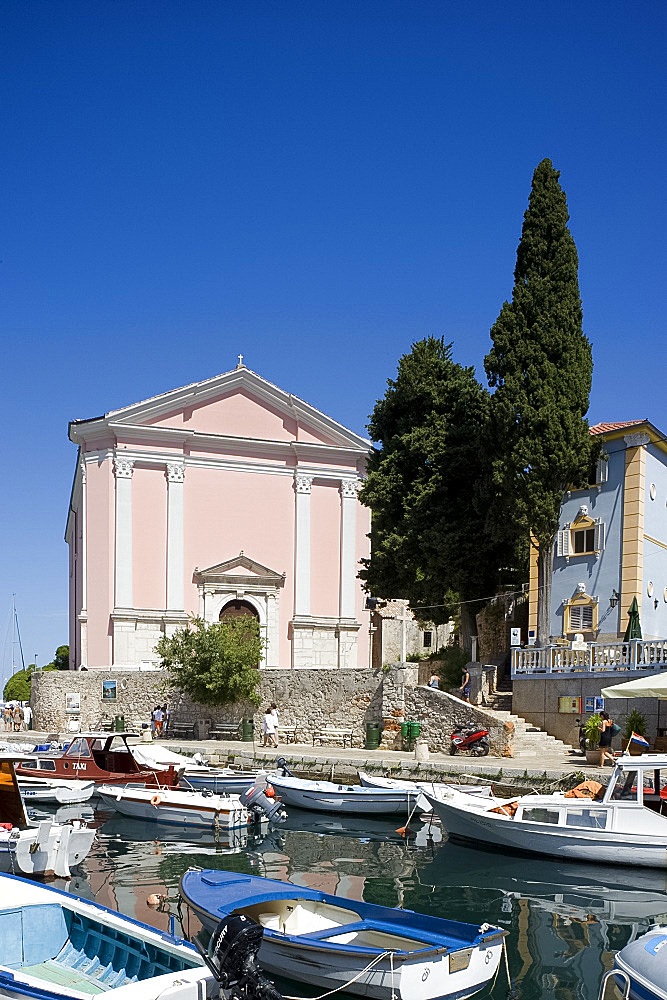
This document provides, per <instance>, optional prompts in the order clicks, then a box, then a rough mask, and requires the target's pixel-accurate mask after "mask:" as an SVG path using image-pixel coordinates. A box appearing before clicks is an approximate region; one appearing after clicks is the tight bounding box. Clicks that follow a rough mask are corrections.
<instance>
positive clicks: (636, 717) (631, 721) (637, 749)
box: [623, 708, 647, 756]
mask: <svg viewBox="0 0 667 1000" xmlns="http://www.w3.org/2000/svg"><path fill="white" fill-rule="evenodd" d="M633 733H637V735H638V736H646V719H645V718H644V716H643V715H642V713H641V712H639V711H637V709H636V708H633V709H632V711H631V712H630V714H629V715H628V716H627V717H626V720H625V725H624V726H623V747H624V748H625V747H627V748H628V753H630V754H634V756H638V755H639V754H642V753H646V752H647V751H646V748H645V747H641V746H639V745H638V744H636V743H630V737H631V736H632V734H633Z"/></svg>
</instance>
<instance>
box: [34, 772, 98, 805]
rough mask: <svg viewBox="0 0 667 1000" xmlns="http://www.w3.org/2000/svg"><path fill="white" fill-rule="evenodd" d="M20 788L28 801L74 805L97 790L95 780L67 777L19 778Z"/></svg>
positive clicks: (83, 800)
mask: <svg viewBox="0 0 667 1000" xmlns="http://www.w3.org/2000/svg"><path fill="white" fill-rule="evenodd" d="M18 783H19V789H20V791H21V795H22V796H23V798H24V799H25V800H26V802H55V803H56V804H57V805H61V806H65V805H72V804H74V803H75V802H87V801H88V799H89V798H91V796H92V795H93V792H94V791H95V782H94V781H77V780H76V779H74V780H73V781H68V780H67V779H66V778H19V779H18Z"/></svg>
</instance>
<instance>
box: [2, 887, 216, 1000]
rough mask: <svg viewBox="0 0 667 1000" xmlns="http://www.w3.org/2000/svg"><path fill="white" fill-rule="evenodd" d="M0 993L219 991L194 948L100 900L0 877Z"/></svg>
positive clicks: (173, 998)
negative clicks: (95, 900) (98, 902)
mask: <svg viewBox="0 0 667 1000" xmlns="http://www.w3.org/2000/svg"><path fill="white" fill-rule="evenodd" d="M0 898H1V899H2V902H1V903H0V996H2V997H13V998H19V997H21V998H25V997H34V998H41V1000H47V998H48V1000H66V998H83V997H88V996H91V995H98V994H104V995H105V996H106V995H107V994H108V995H109V996H110V995H111V993H113V995H114V997H118V1000H121V998H122V1000H158V998H160V1000H203V998H204V997H207V996H208V997H213V996H218V995H219V990H218V988H217V984H216V983H215V981H214V979H213V976H212V974H211V972H210V971H209V969H208V968H207V966H206V965H205V964H204V962H203V960H202V959H201V958H200V956H199V954H198V953H197V951H196V949H195V948H194V947H193V946H192V945H190V944H188V943H187V942H185V941H182V940H181V939H180V938H176V937H173V936H171V935H169V934H165V933H164V932H163V931H159V930H156V929H155V928H154V927H148V926H147V925H146V924H142V923H140V922H139V921H138V920H133V919H131V918H130V917H125V916H121V914H120V913H115V912H113V910H109V909H107V908H106V907H104V906H98V905H97V904H96V903H94V902H90V901H88V900H84V899H81V898H79V897H78V896H71V895H70V894H69V893H67V892H61V891H59V890H57V889H51V888H48V887H46V886H43V885H39V884H37V883H35V882H28V881H26V880H24V879H21V878H13V877H12V876H10V875H2V876H0Z"/></svg>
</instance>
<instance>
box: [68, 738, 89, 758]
mask: <svg viewBox="0 0 667 1000" xmlns="http://www.w3.org/2000/svg"><path fill="white" fill-rule="evenodd" d="M67 756H68V757H90V747H89V746H88V743H87V742H86V740H83V739H78V740H73V741H72V743H70V745H69V749H68V750H67Z"/></svg>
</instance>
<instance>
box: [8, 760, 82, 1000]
mask: <svg viewBox="0 0 667 1000" xmlns="http://www.w3.org/2000/svg"><path fill="white" fill-rule="evenodd" d="M94 839H95V831H94V830H93V829H90V828H89V827H87V826H86V824H85V823H82V822H80V821H78V820H73V821H72V822H70V823H63V824H61V823H56V822H54V821H53V819H45V820H42V821H41V822H39V823H32V822H30V821H29V820H28V818H27V816H26V812H25V807H24V803H23V799H22V798H21V793H20V791H19V786H18V782H17V780H16V774H15V771H14V763H13V761H12V760H10V759H7V758H6V757H5V758H4V759H3V760H1V761H0V872H22V873H24V874H26V875H46V876H53V875H59V876H61V877H63V878H68V877H69V875H70V874H71V868H73V867H74V866H75V865H78V864H79V863H80V862H81V861H83V860H84V858H85V857H86V856H87V854H88V852H89V851H90V848H91V847H92V845H93V840H94ZM0 995H1V994H0Z"/></svg>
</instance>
